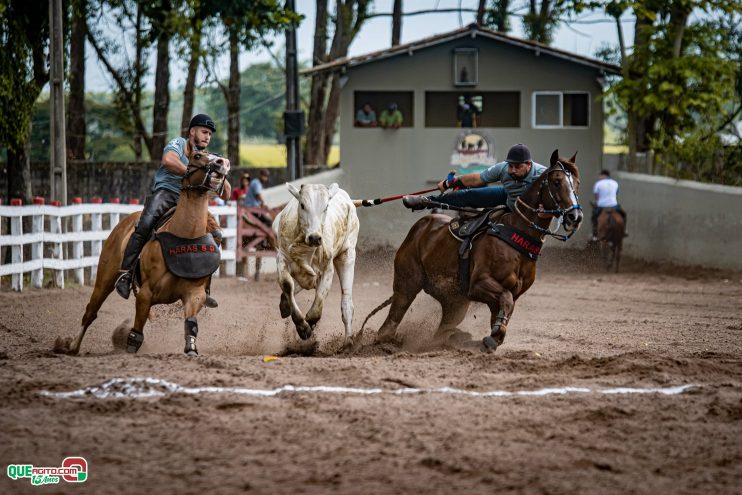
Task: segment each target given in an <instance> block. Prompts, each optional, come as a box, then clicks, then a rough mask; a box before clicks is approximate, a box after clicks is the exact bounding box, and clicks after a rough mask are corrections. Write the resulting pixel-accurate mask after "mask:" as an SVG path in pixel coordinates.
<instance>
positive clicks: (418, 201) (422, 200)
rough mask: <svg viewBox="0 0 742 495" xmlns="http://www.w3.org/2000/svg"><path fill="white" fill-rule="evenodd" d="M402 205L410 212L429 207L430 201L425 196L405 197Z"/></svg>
mask: <svg viewBox="0 0 742 495" xmlns="http://www.w3.org/2000/svg"><path fill="white" fill-rule="evenodd" d="M402 204H403V205H405V207H406V208H409V209H411V210H412V211H417V210H424V209H425V208H428V207H430V200H429V199H428V198H427V197H425V196H405V197H403V198H402Z"/></svg>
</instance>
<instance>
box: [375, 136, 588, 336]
mask: <svg viewBox="0 0 742 495" xmlns="http://www.w3.org/2000/svg"><path fill="white" fill-rule="evenodd" d="M575 157H576V154H575V156H573V157H572V158H570V159H569V160H565V159H564V158H559V154H558V150H555V151H554V153H553V154H552V156H551V166H550V167H549V168H548V169H547V170H545V171H544V172H543V174H541V176H540V177H539V178H537V179H536V180H535V181H534V182H533V184H531V187H530V188H529V189H528V190H527V191H526V192H525V193H524V194H523V195H521V196H520V198H518V200H517V201H516V204H515V211H514V212H511V213H506V214H505V215H503V216H502V217H501V218H500V219H499V221H498V223H501V224H504V225H508V226H511V227H513V228H515V229H518V230H519V231H521V232H522V233H525V234H527V235H529V236H530V237H532V238H534V239H540V241H541V242H543V240H544V237H545V236H546V235H551V236H553V237H555V238H558V239H560V240H566V239H568V238H569V237H570V236H571V235H572V234H573V233H574V232H575V231H576V230H577V229H578V228H579V226H580V223H581V222H582V210H581V209H580V205H579V204H578V202H577V191H578V190H579V186H580V178H579V170H578V169H577V167H576V166H575V163H574V162H575ZM554 218H557V219H558V220H559V221H561V222H563V225H564V229H565V231H566V232H567V233H568V235H566V236H565V235H559V234H556V232H555V231H551V230H549V226H550V224H551V221H552V220H553V219H554ZM450 221H451V218H450V217H449V216H446V215H441V214H431V215H426V216H425V217H423V218H421V219H420V220H418V221H417V222H416V223H415V224H414V225H413V226H412V228H411V229H410V232H409V233H408V234H407V238H406V239H405V240H404V242H403V243H402V245H401V246H400V247H399V250H398V251H397V254H396V256H395V258H394V286H393V289H394V294H393V295H392V297H391V298H389V299H388V300H387V301H385V302H384V303H382V304H381V305H380V306H379V307H377V308H376V309H374V310H373V311H372V312H371V314H369V316H368V317H367V318H366V321H368V318H370V317H371V316H372V315H373V314H374V313H376V312H377V311H379V310H380V309H382V308H383V307H385V306H388V305H389V304H391V308H390V309H389V314H388V315H387V317H386V320H385V321H384V323H383V325H382V326H381V328H380V329H379V333H378V336H377V341H380V342H384V341H390V340H394V338H395V336H396V331H397V327H398V326H399V324H400V322H401V321H402V318H403V317H404V315H405V313H406V312H407V309H408V308H409V307H410V304H412V301H413V300H414V299H415V297H416V296H417V294H418V293H419V292H420V291H421V290H424V291H425V292H427V293H428V294H430V295H431V296H433V297H434V298H435V299H437V300H438V302H439V303H440V304H441V307H442V310H443V316H442V318H441V322H440V324H439V326H438V329H437V330H436V334H435V341H436V342H439V343H446V342H453V341H454V340H458V339H461V338H462V337H464V338H466V339H471V335H468V334H465V333H464V332H461V331H460V330H458V329H457V328H456V326H457V325H458V324H459V323H460V322H461V321H462V320H463V319H464V317H465V316H466V311H467V309H468V308H469V304H470V302H471V301H476V302H481V303H484V304H486V305H487V306H488V307H489V309H490V312H491V318H490V330H491V331H490V335H489V336H487V337H485V338H484V340H483V342H482V343H483V346H484V349H485V350H495V349H496V348H497V347H498V346H499V345H501V344H502V342H503V340H504V338H505V332H506V330H507V324H508V320H509V319H510V316H511V315H512V313H513V308H514V306H515V301H517V300H518V298H519V297H520V296H521V295H523V293H524V292H526V291H527V290H528V288H529V287H531V284H533V281H534V280H535V278H536V261H535V259H531V257H529V256H528V255H527V254H524V253H521V252H520V251H517V250H516V249H514V248H513V247H511V246H510V245H508V244H506V243H505V242H504V241H503V240H501V239H499V238H497V237H495V236H493V235H489V234H484V235H480V236H479V237H477V238H476V239H475V240H474V241H473V247H472V251H471V255H470V265H469V270H470V272H469V273H470V274H471V275H470V279H469V287H468V290H467V291H466V292H462V290H461V288H460V287H459V284H458V283H457V272H458V248H459V241H458V240H457V239H455V238H454V237H453V236H452V235H451V233H450V232H449V230H448V224H449V223H450ZM364 325H365V322H364Z"/></svg>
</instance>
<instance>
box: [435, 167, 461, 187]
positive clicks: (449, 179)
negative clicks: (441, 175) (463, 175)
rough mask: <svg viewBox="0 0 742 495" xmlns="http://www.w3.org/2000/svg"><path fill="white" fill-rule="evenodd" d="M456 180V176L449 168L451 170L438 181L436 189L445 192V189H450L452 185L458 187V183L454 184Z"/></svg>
mask: <svg viewBox="0 0 742 495" xmlns="http://www.w3.org/2000/svg"><path fill="white" fill-rule="evenodd" d="M457 180H458V177H456V173H455V172H454V171H453V170H451V172H449V173H448V177H446V178H445V179H443V180H442V181H440V182H439V183H438V190H439V191H440V192H445V191H446V189H451V188H452V187H458V184H456V181H457Z"/></svg>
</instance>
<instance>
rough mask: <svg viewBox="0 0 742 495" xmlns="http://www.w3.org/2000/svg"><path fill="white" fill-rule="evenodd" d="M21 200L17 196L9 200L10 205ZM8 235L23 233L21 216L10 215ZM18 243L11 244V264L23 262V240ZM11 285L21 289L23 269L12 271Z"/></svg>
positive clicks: (16, 203) (15, 204) (21, 203)
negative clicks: (17, 271) (18, 271)
mask: <svg viewBox="0 0 742 495" xmlns="http://www.w3.org/2000/svg"><path fill="white" fill-rule="evenodd" d="M22 205H23V201H22V200H20V199H18V198H13V199H11V200H10V206H21V207H22ZM10 235H12V236H21V235H23V217H22V216H17V217H10ZM18 242H19V243H18V244H13V246H12V247H11V255H10V262H11V263H13V264H16V263H23V241H18ZM11 287H12V289H13V290H17V291H19V292H20V291H22V290H23V271H21V272H20V273H14V274H13V275H12V276H11Z"/></svg>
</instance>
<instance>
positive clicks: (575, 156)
mask: <svg viewBox="0 0 742 495" xmlns="http://www.w3.org/2000/svg"><path fill="white" fill-rule="evenodd" d="M575 160H577V152H576V151H575V154H574V155H572V158H570V159H569V161H570V162H572V163H573V164H574V163H576V162H575Z"/></svg>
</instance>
